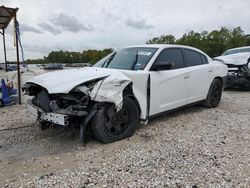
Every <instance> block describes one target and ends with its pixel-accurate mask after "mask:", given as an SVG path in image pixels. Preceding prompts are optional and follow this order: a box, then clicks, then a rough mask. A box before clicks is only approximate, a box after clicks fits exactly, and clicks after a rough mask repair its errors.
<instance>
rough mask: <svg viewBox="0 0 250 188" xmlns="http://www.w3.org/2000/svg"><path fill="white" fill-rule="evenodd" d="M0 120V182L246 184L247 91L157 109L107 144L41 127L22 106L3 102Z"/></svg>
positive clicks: (249, 177) (249, 166) (249, 155)
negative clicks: (208, 102)
mask: <svg viewBox="0 0 250 188" xmlns="http://www.w3.org/2000/svg"><path fill="white" fill-rule="evenodd" d="M0 120H1V121H0V130H2V131H0V187H146V186H147V187H193V188H196V187H250V93H249V92H236V91H226V92H224V94H223V98H222V101H221V103H220V106H219V107H218V108H215V109H207V108H203V107H201V106H194V107H189V108H185V109H182V110H179V111H176V112H173V113H170V114H167V115H163V116H161V117H158V118H155V119H154V120H152V121H150V123H149V124H148V125H140V126H139V127H138V129H137V131H136V134H135V135H134V136H133V137H131V138H129V139H126V140H122V141H119V142H116V143H112V144H101V143H99V142H97V141H95V140H93V139H89V141H88V143H87V144H86V145H85V146H83V145H80V144H79V142H78V132H77V130H70V129H62V128H61V129H59V128H51V129H48V130H45V131H41V130H40V129H39V128H38V127H37V126H36V125H35V122H36V120H35V119H34V117H32V116H30V115H29V113H28V112H26V110H25V107H24V106H11V107H5V108H1V109H0ZM29 125H30V126H29ZM22 126H29V127H25V128H22V129H15V130H9V131H4V130H3V129H6V128H13V127H22Z"/></svg>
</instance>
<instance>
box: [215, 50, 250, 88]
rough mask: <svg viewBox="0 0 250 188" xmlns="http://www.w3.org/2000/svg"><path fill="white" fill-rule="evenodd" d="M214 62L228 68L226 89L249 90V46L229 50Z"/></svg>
mask: <svg viewBox="0 0 250 188" xmlns="http://www.w3.org/2000/svg"><path fill="white" fill-rule="evenodd" d="M214 60H218V61H221V62H222V63H224V64H226V65H227V66H228V79H227V82H226V87H228V88H241V89H248V90H250V46H246V47H240V48H233V49H229V50H227V51H225V52H224V53H223V54H222V55H221V56H219V57H215V58H214Z"/></svg>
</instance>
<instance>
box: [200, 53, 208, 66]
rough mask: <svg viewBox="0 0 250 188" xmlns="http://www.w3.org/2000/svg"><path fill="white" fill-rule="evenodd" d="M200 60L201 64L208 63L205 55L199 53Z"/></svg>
mask: <svg viewBox="0 0 250 188" xmlns="http://www.w3.org/2000/svg"><path fill="white" fill-rule="evenodd" d="M201 61H202V63H203V64H208V60H207V57H206V56H204V55H202V54H201Z"/></svg>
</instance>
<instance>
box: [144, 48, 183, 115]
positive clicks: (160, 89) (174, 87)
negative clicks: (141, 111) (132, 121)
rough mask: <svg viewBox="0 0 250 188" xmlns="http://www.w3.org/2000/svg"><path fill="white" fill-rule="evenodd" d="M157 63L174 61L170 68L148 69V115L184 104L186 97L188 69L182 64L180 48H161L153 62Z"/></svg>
mask: <svg viewBox="0 0 250 188" xmlns="http://www.w3.org/2000/svg"><path fill="white" fill-rule="evenodd" d="M157 63H158V64H164V63H165V64H167V63H174V66H173V67H172V68H171V69H170V70H158V71H154V70H151V71H150V79H151V81H150V112H149V114H150V115H154V114H157V113H160V112H164V111H167V110H170V109H174V108H177V107H180V106H183V105H186V104H187V97H188V86H187V85H188V83H187V71H188V69H187V68H185V66H184V61H183V55H182V52H181V49H180V48H168V49H164V50H162V52H161V53H160V54H159V56H158V57H157V59H156V61H155V62H154V64H157ZM154 64H153V65H152V67H153V66H154Z"/></svg>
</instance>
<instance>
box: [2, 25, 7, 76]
mask: <svg viewBox="0 0 250 188" xmlns="http://www.w3.org/2000/svg"><path fill="white" fill-rule="evenodd" d="M3 50H4V60H5V71H6V72H7V56H6V45H5V30H4V28H3Z"/></svg>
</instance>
